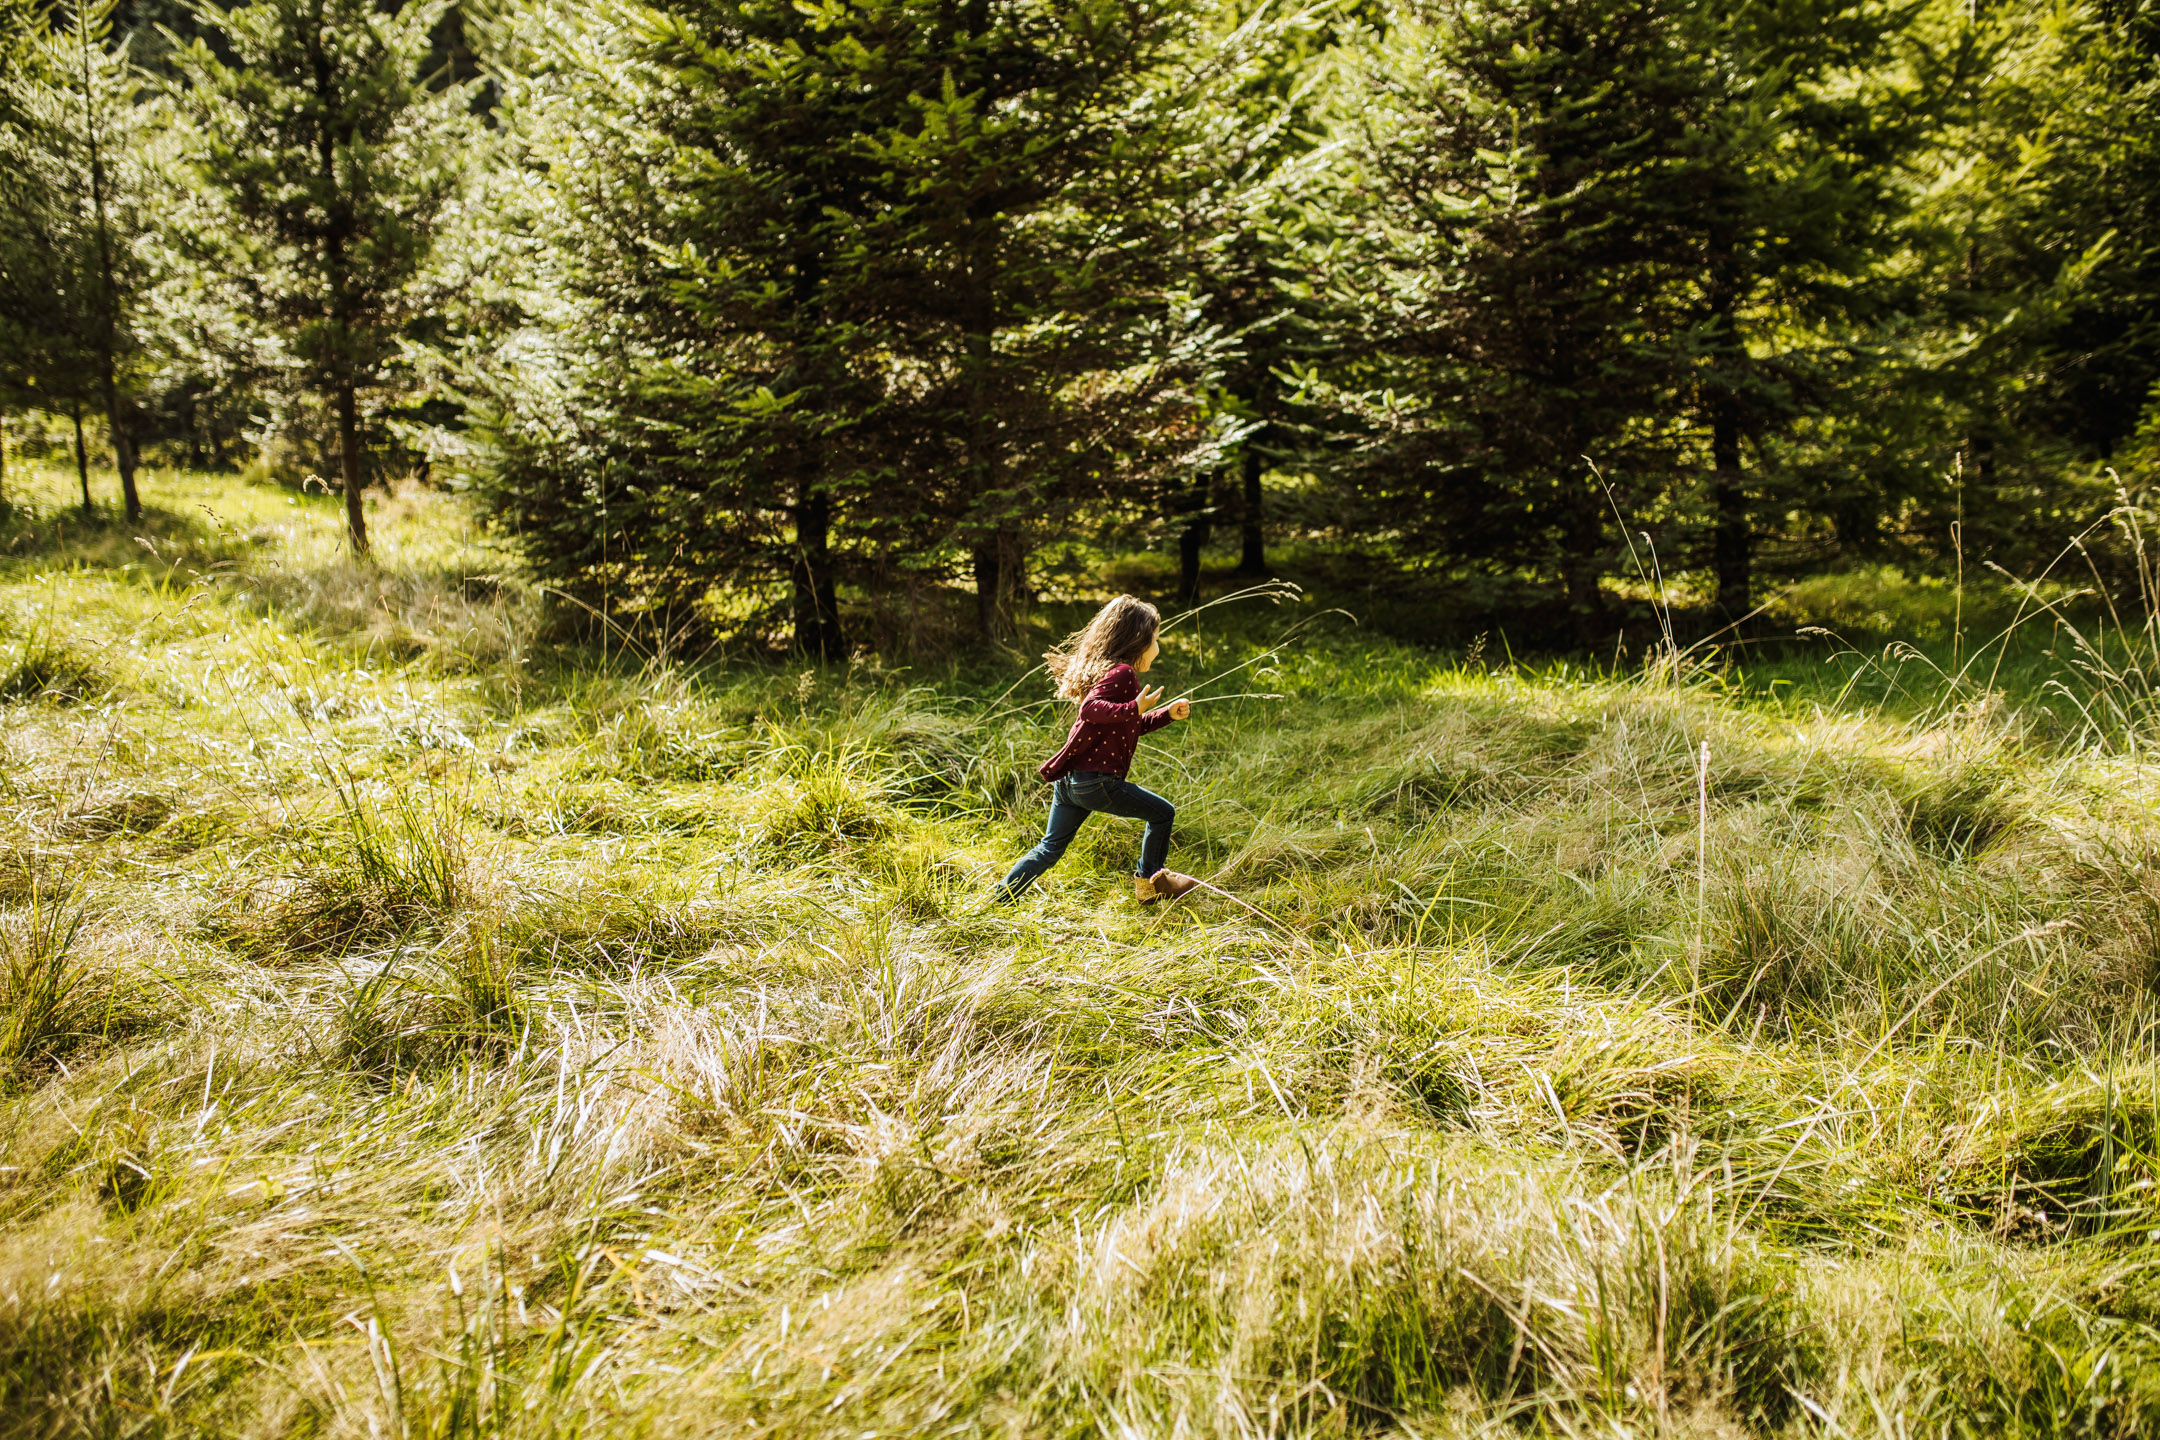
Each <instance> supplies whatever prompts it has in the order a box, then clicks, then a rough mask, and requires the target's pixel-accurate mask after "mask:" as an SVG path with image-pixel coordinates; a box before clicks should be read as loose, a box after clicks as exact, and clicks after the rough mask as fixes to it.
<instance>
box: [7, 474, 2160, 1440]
mask: <svg viewBox="0 0 2160 1440" xmlns="http://www.w3.org/2000/svg"><path fill="white" fill-rule="evenodd" d="M149 498H150V500H151V502H152V504H153V506H155V507H156V508H155V512H154V515H153V520H152V524H151V526H150V529H149V531H148V534H147V538H146V539H145V540H143V541H137V540H135V539H133V538H132V537H130V536H129V535H127V534H125V533H123V532H119V531H116V530H113V529H110V528H107V527H104V526H103V525H85V524H83V523H81V522H78V521H76V520H74V519H73V518H71V517H70V516H69V514H68V513H67V512H66V511H65V510H63V509H61V508H60V507H58V506H57V505H55V506H53V507H52V508H50V509H48V510H46V511H44V512H42V513H39V514H36V515H33V516H30V517H28V518H18V520H17V521H16V522H14V523H15V529H14V531H13V532H12V533H13V537H14V543H13V546H12V548H11V549H9V550H8V551H7V552H6V555H5V557H4V559H0V617H4V624H5V632H4V638H0V695H4V696H5V705H4V709H0V745H4V761H5V769H4V782H0V783H4V785H5V792H4V793H5V797H6V806H5V834H4V837H0V842H4V846H5V848H4V850H0V902H4V907H5V908H4V910H0V942H4V958H5V962H6V963H5V970H4V974H0V984H4V986H5V991H4V1000H5V1010H4V1014H0V1071H4V1073H5V1076H6V1089H5V1092H4V1094H0V1116H4V1121H0V1126H4V1128H0V1136H4V1139H0V1416H5V1417H7V1418H6V1420H5V1422H4V1424H5V1428H6V1430H7V1431H8V1432H9V1433H13V1434H22V1435H40V1436H42V1435H54V1436H60V1435H154V1434H174V1435H181V1434H186V1435H194V1434H239V1435H273V1434H294V1433H297V1434H328V1435H356V1436H357V1435H386V1434H387V1435H429V1436H449V1435H481V1434H515V1435H556V1434H563V1435H568V1434H585V1435H591V1436H617V1435H630V1434H653V1435H670V1436H674V1435H693V1434H710V1435H730V1436H733V1435H743V1434H755V1433H768V1434H775V1435H789V1436H796V1435H834V1436H838V1435H848V1436H866V1435H871V1434H974V1433H994V1434H1011V1435H1031V1436H1032V1435H1045V1436H1048V1435H1073V1436H1081V1435H1118V1436H1128V1435H1130V1436H1141V1435H1166V1436H1168V1435H1178V1436H1217V1435H1220V1436H1246V1435H1329V1434H1342V1433H1348V1432H1352V1431H1355V1432H1359V1433H1373V1434H1399V1435H1405V1436H1420V1437H1429V1436H1441V1435H1469V1434H1478V1433H1485V1432H1488V1431H1493V1430H1498V1429H1502V1428H1506V1429H1510V1430H1516V1429H1522V1428H1525V1427H1527V1428H1528V1429H1529V1430H1531V1431H1532V1432H1550V1433H1562V1434H1585V1435H1587V1434H1592V1433H1595V1434H1600V1435H1612V1434H1625V1435H1652V1434H1701V1435H1731V1434H1742V1433H1746V1434H1817V1433H1820V1434H1834V1435H1875V1434H1886V1435H1887V1434H1898V1435H1905V1434H1921V1433H1925V1434H1930V1435H1935V1434H1972V1435H1981V1434H1986V1435H2000V1434H2020V1435H2023V1434H2032V1435H2040V1434H2093V1435H2126V1434H2133V1433H2138V1432H2139V1431H2140V1430H2141V1429H2149V1427H2151V1426H2152V1425H2154V1424H2155V1423H2160V1366H2156V1362H2160V1332H2156V1331H2155V1330H2154V1328H2153V1320H2154V1317H2155V1312H2156V1310H2160V1282H2156V1281H2155V1279H2154V1278H2153V1275H2152V1271H2151V1266H2150V1263H2149V1257H2150V1256H2151V1254H2152V1253H2153V1250H2152V1247H2151V1244H2150V1241H2151V1239H2152V1237H2153V1236H2154V1235H2155V1234H2160V1211H2156V1207H2155V1200H2154V1189H2153V1185H2154V1177H2155V1175H2156V1173H2160V1158H2156V1150H2155V1145H2156V1135H2160V1087H2156V1083H2155V1080H2156V1076H2155V1069H2154V1065H2153V1062H2152V1058H2151V1055H2152V1046H2151V1043H2150V1040H2149V1038H2148V1037H2149V1034H2150V1028H2151V1025H2150V1022H2151V1019H2152V1017H2153V1013H2154V1006H2153V999H2152V996H2153V987H2154V983H2155V978H2156V964H2160V822H2156V821H2155V819H2154V817H2153V813H2152V800H2153V797H2154V794H2155V791H2156V789H2160V768H2156V767H2155V766H2154V765H2152V764H2150V763H2147V762H2144V761H2140V760H2136V759H2126V758H2121V757H2117V756H2110V755H2107V754H2102V753H2099V752H2083V751H2080V752H2074V753H2072V752H2066V751H2064V750H2062V749H2061V748H2060V747H2051V746H2049V745H2046V744H2043V743H2040V742H2039V741H2038V740H2037V739H2035V738H2034V737H2032V736H2028V735H2025V734H2022V733H2021V731H2020V729H2019V722H2018V718H2017V714H2016V712H2015V709H2014V707H2006V706H2004V705H2002V704H1999V703H1997V704H1971V705H1966V706H1964V707H1963V708H1959V709H1947V708H1946V709H1942V710H1939V711H1937V712H1936V714H1937V716H1938V718H1937V719H1935V720H1933V721H1929V722H1922V721H1897V720H1892V719H1888V718H1885V717H1883V716H1881V715H1877V714H1870V713H1867V712H1865V711H1863V710H1860V709H1858V708H1856V707H1850V706H1847V707H1835V706H1831V707H1819V706H1811V705H1803V704H1801V703H1799V702H1797V701H1785V702H1773V701H1771V700H1768V699H1764V698H1761V697H1754V698H1750V697H1748V696H1745V695H1742V694H1739V693H1738V692H1732V693H1728V692H1727V691H1726V690H1725V689H1723V688H1721V686H1720V685H1719V684H1718V683H1717V681H1716V680H1715V678H1714V677H1697V678H1693V679H1688V678H1683V679H1682V680H1681V681H1680V682H1677V683H1676V682H1674V681H1672V680H1671V679H1670V678H1668V679H1666V680H1665V681H1663V682H1660V681H1659V680H1657V679H1655V678H1649V679H1645V678H1639V677H1638V678H1630V679H1611V678H1601V677H1597V676H1586V675H1583V674H1579V673H1571V672H1568V671H1565V670H1558V669H1556V670H1552V671H1548V672H1542V673H1532V672H1529V671H1526V670H1521V669H1517V668H1514V667H1508V666H1499V665H1492V664H1484V663H1477V662H1474V661H1463V662H1458V661H1456V660H1451V659H1450V660H1443V659H1440V658H1437V657H1434V656H1432V655H1429V654H1423V653H1418V652H1413V651H1408V650H1403V649H1397V648H1393V647H1390V646H1388V645H1385V644H1383V643H1376V642H1371V641H1367V640H1362V639H1359V638H1358V637H1357V635H1356V633H1355V632H1354V631H1353V630H1350V629H1349V628H1347V627H1344V626H1340V625H1330V624H1327V623H1319V624H1312V625H1307V626H1306V627H1305V628H1304V629H1303V630H1301V631H1299V632H1298V633H1297V634H1296V635H1295V636H1293V638H1292V640H1291V642H1290V643H1288V644H1287V645H1285V646H1283V647H1282V648H1280V649H1279V650H1276V651H1269V650H1268V649H1267V648H1266V647H1265V646H1264V645H1263V644H1262V643H1261V640H1262V638H1263V637H1267V636H1271V635H1277V634H1280V633H1281V632H1283V631H1284V630H1286V629H1290V628H1292V627H1294V626H1295V625H1296V624H1297V623H1298V622H1299V620H1300V618H1301V615H1302V614H1303V612H1301V611H1299V610H1298V609H1297V608H1296V607H1294V606H1283V607H1269V606H1266V605H1265V604H1264V603H1262V602H1257V601H1256V602H1254V603H1253V604H1252V605H1251V606H1247V607H1243V608H1227V609H1224V610H1221V611H1216V612H1211V613H1210V614H1209V615H1205V616H1202V617H1201V618H1200V620H1199V622H1197V623H1195V624H1191V625H1187V626H1184V627H1182V628H1180V629H1179V630H1177V631H1176V632H1175V633H1173V634H1172V636H1171V637H1170V642H1169V645H1168V648H1167V649H1166V653H1165V657H1164V660H1163V662H1162V664H1163V674H1164V677H1165V679H1166V682H1167V683H1168V684H1170V685H1171V686H1172V687H1173V689H1176V688H1180V687H1185V686H1193V685H1198V684H1199V683H1200V682H1203V681H1207V682H1209V683H1208V684H1206V685H1205V686H1203V687H1202V688H1201V689H1200V694H1201V696H1202V699H1203V703H1202V704H1201V705H1200V706H1199V707H1198V708H1197V710H1196V713H1195V716H1194V718H1193V720H1192V721H1191V722H1190V723H1189V724H1187V725H1185V726H1181V727H1176V728H1173V729H1172V730H1171V731H1169V732H1167V733H1166V734H1164V735H1162V736H1158V737H1156V741H1155V742H1154V743H1152V744H1151V746H1150V747H1149V748H1147V749H1145V750H1144V751H1143V754H1142V759H1141V762H1140V770H1139V771H1137V772H1136V774H1137V775H1138V776H1140V777H1141V778H1145V779H1146V780H1147V781H1148V782H1149V783H1151V784H1155V785H1157V787H1158V788H1161V789H1163V790H1164V791H1166V792H1167V793H1169V794H1171V795H1172V796H1173V797H1174V798H1176V800H1177V801H1178V802H1179V805H1180V821H1179V840H1178V843H1177V847H1176V849H1175V851H1174V853H1173V861H1172V863H1173V864H1176V865H1178V866H1179V867H1180V868H1183V869H1187V870H1190V871H1192V872H1193V873H1195V874H1199V875H1202V876H1204V877H1206V878H1207V879H1208V880H1209V881H1210V882H1211V884H1212V885H1213V886H1214V887H1217V892H1218V893H1207V894H1202V895H1197V896H1195V897H1192V898H1191V899H1189V900H1187V901H1184V902H1181V903H1180V904H1178V905H1176V906H1174V907H1163V908H1160V909H1157V910H1153V911H1141V910H1140V909H1138V908H1137V907H1135V906H1134V905H1133V903H1132V901H1131V899H1130V896H1129V887H1128V886H1126V885H1125V884H1124V882H1123V880H1122V872H1123V870H1124V869H1125V868H1126V866H1127V864H1128V861H1129V852H1130V851H1131V849H1132V848H1133V846H1134V845H1135V843H1136V838H1137V837H1136V833H1135V832H1136V829H1137V827H1134V826H1131V825H1129V824H1126V823H1124V822H1109V821H1101V820H1098V821H1095V822H1093V823H1091V825H1090V827H1089V828H1088V829H1087V830H1086V831H1084V832H1083V837H1082V840H1081V842H1080V843H1078V844H1076V845H1075V847H1074V850H1073V852H1072V854H1071V855H1070V856H1069V857H1068V858H1067V860H1066V862H1065V864H1064V865H1063V866H1062V867H1061V868H1060V869H1059V870H1057V871H1055V872H1053V874H1052V875H1051V877H1049V879H1048V880H1046V882H1045V883H1044V884H1043V885H1042V886H1041V887H1040V888H1039V890H1038V891H1037V892H1036V893H1035V894H1033V895H1031V896H1029V897H1028V898H1027V899H1025V900H1024V901H1023V902H1022V903H1020V904H1018V905H1014V906H1010V907H999V906H994V905H991V904H989V903H988V902H987V900H986V895H985V892H986V888H987V885H988V883H989V882H990V881H991V880H992V879H993V878H994V877H995V876H996V875H997V874H999V873H1001V871H1002V869H1003V866H1004V865H1005V864H1006V863H1008V862H1009V861H1010V859H1011V858H1012V857H1013V856H1015V855H1017V854H1018V853H1019V851H1020V850H1021V849H1023V848H1024V847H1025V846H1026V844H1027V843H1028V842H1029V839H1030V837H1031V835H1032V833H1033V830H1034V828H1035V826H1036V824H1037V823H1038V821H1039V805H1040V800H1041V792H1040V789H1039V787H1037V786H1036V785H1035V784H1034V782H1033V781H1032V779H1031V776H1030V771H1031V768H1032V765H1033V763H1034V761H1035V760H1036V759H1037V758H1039V756H1040V755H1041V754H1043V753H1046V751H1047V749H1048V748H1051V747H1052V746H1054V743H1055V735H1056V732H1057V730H1058V729H1059V717H1058V715H1057V712H1056V711H1055V709H1054V708H1053V707H1049V706H1044V705H1036V704H1034V703H1033V702H1034V700H1035V698H1036V696H1035V694H1034V692H1033V691H1032V690H1031V689H1030V688H1029V684H1028V683H1023V684H1021V685H1020V687H1019V688H1018V689H1016V690H1014V691H1013V692H1012V693H1011V696H1010V697H1009V698H1004V697H1001V695H1000V692H1001V691H1002V690H1004V688H1005V686H1006V684H1008V683H1010V682H1011V681H1013V680H1014V679H1015V678H1017V675H1018V672H1019V670H1020V669H1021V668H1023V667H1022V666H1021V665H1019V664H1017V663H1016V664H1014V665H1013V666H1011V667H1010V672H1009V673H1006V674H1003V675H1001V676H1000V677H999V678H998V680H997V683H995V684H991V685H987V686H986V685H985V684H983V683H981V681H980V677H973V678H969V677H960V676H957V675H944V676H939V675H935V674H931V673H928V672H924V673H912V672H907V671H900V670H888V669H884V668H880V667H877V666H875V665H871V664H863V665H858V666H856V667H853V668H847V669H842V668H832V669H826V670H801V669H799V668H798V669H776V668H772V667H754V666H743V667H736V668H715V667H708V668H697V667H692V666H688V665H685V664H682V663H679V662H670V661H668V660H666V659H664V658H655V657H651V656H648V655H644V654H642V653H640V652H637V651H635V650H628V651H624V650H620V649H618V647H616V646H615V645H614V644H613V642H610V644H609V645H608V646H606V647H600V646H592V647H573V646H569V645H567V644H563V643H558V642H552V641H550V640H549V639H548V638H547V635H548V631H547V629H546V627H545V623H544V621H545V616H544V614H543V610H542V607H541V606H540V605H539V604H538V602H537V601H536V599H535V598H534V597H533V596H531V595H530V594H528V593H526V592H525V591H524V590H523V589H522V588H521V587H520V586H519V585H518V584H517V583H516V582H515V581H514V580H513V579H505V578H503V577H502V576H501V575H500V574H499V573H498V572H499V570H500V569H501V561H500V559H499V557H493V556H490V555H489V554H488V553H487V552H486V551H485V550H484V549H482V548H480V547H479V545H478V543H477V542H476V541H475V540H474V539H473V538H472V537H471V536H470V535H469V534H468V533H467V531H466V530H465V528H464V521H463V519H462V516H461V514H460V512H459V511H458V510H457V509H456V508H455V506H454V504H453V502H451V501H450V500H448V499H445V498H442V497H429V496H406V497H401V498H399V499H397V500H395V501H393V502H391V503H389V504H388V505H386V506H385V507H384V508H383V509H382V510H380V511H379V512H378V514H377V516H376V523H377V525H378V527H379V530H378V533H379V534H380V535H381V537H382V540H381V544H382V547H383V563H382V565H381V566H380V568H372V569H357V568H354V567H353V566H351V565H350V564H348V563H346V562H344V561H342V560H341V559H339V558H338V554H337V548H336V537H337V531H336V517H335V512H334V511H333V510H332V509H331V508H330V507H329V506H328V504H327V503H326V502H322V501H319V500H313V499H303V498H300V497H294V496H289V495H287V494H286V493H284V492H282V491H273V490H266V489H255V488H250V487H248V486H245V485H243V484H241V483H239V482H237V481H232V480H227V479H215V478H210V477H201V476H167V477H164V478H163V479H162V480H158V481H154V482H153V483H152V484H151V486H150V488H149ZM1210 627H1213V628H1210ZM1248 661H1249V662H1251V663H1249V664H1245V662H1248ZM1241 664H1244V668H1243V669H1238V668H1235V667H1238V666H1240V665H1241ZM1225 672H1228V673H1227V674H1226V673H1225ZM1211 677H1220V678H1211ZM1237 695H1244V696H1246V697H1247V698H1219V697H1231V696H1237ZM1267 697H1273V698H1267ZM1705 742H1707V743H1708V746H1709V760H1708V766H1707V770H1706V771H1701V770H1699V768H1698V767H1699V765H1700V763H1701V753H1702V752H1701V748H1700V747H1701V746H1702V745H1703V744H1704V743H1705ZM1699 780H1700V782H1701V791H1700V798H1701V801H1702V802H1703V803H1702V808H1698V806H1699V792H1698V783H1699Z"/></svg>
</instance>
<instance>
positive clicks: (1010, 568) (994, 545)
mask: <svg viewBox="0 0 2160 1440" xmlns="http://www.w3.org/2000/svg"><path fill="white" fill-rule="evenodd" d="M1023 549H1024V547H1023V546H1022V543H1021V540H1020V531H1019V528H1018V527H1017V526H1014V525H1010V524H1004V525H999V526H998V527H997V528H996V529H995V530H993V531H992V532H991V533H990V534H989V535H987V536H985V537H984V538H983V539H982V540H981V541H979V542H978V543H977V544H976V546H975V551H974V555H973V557H972V558H973V560H974V570H975V628H976V629H977V630H978V631H980V632H981V634H982V637H983V638H984V639H985V640H1002V639H1004V638H1005V637H1006V636H1008V635H1010V634H1012V633H1013V631H1014V630H1016V629H1017V628H1019V624H1020V592H1021V591H1022V590H1023V589H1025V588H1026V556H1025V554H1024V553H1023Z"/></svg>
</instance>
